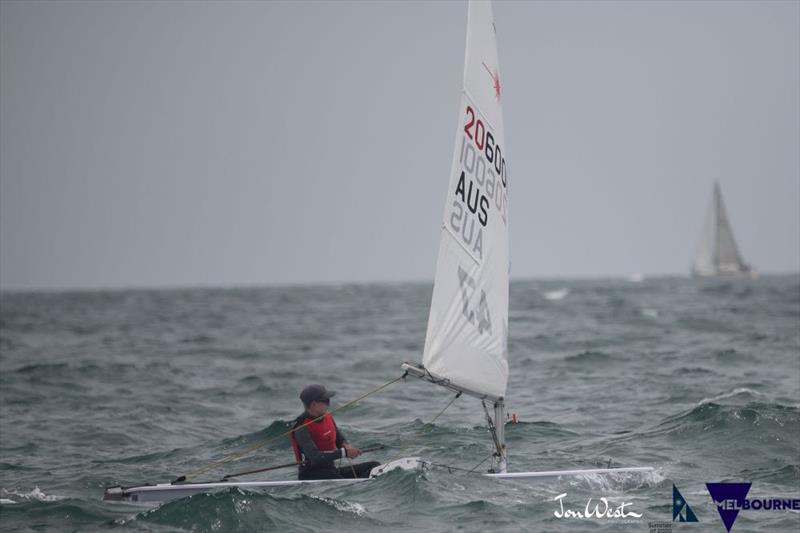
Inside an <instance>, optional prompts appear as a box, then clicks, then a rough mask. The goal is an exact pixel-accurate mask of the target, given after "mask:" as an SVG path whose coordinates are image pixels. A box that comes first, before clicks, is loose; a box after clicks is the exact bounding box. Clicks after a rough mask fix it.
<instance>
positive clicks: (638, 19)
mask: <svg viewBox="0 0 800 533" xmlns="http://www.w3.org/2000/svg"><path fill="white" fill-rule="evenodd" d="M494 12H495V19H496V25H497V36H498V48H499V52H500V65H501V79H502V86H503V91H504V94H503V98H504V111H505V128H506V131H505V137H506V147H507V161H508V169H509V174H508V175H509V198H510V217H511V218H510V231H511V261H512V269H511V274H512V278H529V277H551V276H600V275H603V276H607V275H626V274H630V273H634V272H641V273H645V274H655V273H679V274H687V273H688V271H689V265H690V263H691V260H692V255H693V253H694V251H695V248H696V246H697V243H698V241H699V238H700V232H701V227H702V223H703V220H704V217H705V211H706V209H707V207H708V205H709V202H710V200H711V191H712V183H713V180H715V179H717V180H719V181H720V184H721V186H722V191H723V195H724V198H725V200H726V203H727V206H728V211H729V215H730V218H731V221H732V224H733V229H734V232H735V235H736V237H737V239H738V241H739V245H740V248H741V250H742V253H743V255H744V257H745V259H746V260H747V261H749V262H750V263H752V264H753V265H754V266H755V268H756V269H758V270H760V271H762V272H773V271H797V270H798V269H800V149H798V146H799V145H800V2H797V1H786V2H724V1H712V2H663V3H661V2H496V3H495V6H494ZM465 24H466V4H465V3H464V2H460V1H452V2H439V3H435V2H425V3H423V2H403V3H400V2H381V3H377V2H375V3H367V2H341V3H336V2H320V3H279V2H239V3H235V2H225V3H214V2H186V3H181V2H166V1H165V2H85V3H84V2H66V1H58V2H11V1H3V2H2V3H0V286H2V288H3V289H21V288H71V287H131V286H175V285H178V286H183V285H239V284H247V285H249V284H280V283H298V282H299V283H304V282H338V281H377V280H431V279H432V278H433V274H434V267H435V262H436V250H437V246H438V239H439V228H440V223H441V218H442V208H443V205H444V198H445V192H446V191H445V189H446V187H447V180H448V174H449V170H450V164H451V161H450V159H451V157H452V152H453V143H454V140H455V127H456V125H457V120H458V119H459V110H458V102H459V91H460V85H461V75H462V68H463V60H464V57H463V56H464V40H465Z"/></svg>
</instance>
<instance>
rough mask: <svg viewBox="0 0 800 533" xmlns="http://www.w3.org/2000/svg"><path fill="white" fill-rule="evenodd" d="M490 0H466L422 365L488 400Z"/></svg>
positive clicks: (496, 72) (496, 374)
mask: <svg viewBox="0 0 800 533" xmlns="http://www.w3.org/2000/svg"><path fill="white" fill-rule="evenodd" d="M502 99H503V92H502V85H501V76H500V67H499V63H498V59H497V43H496V38H495V25H494V18H493V16H492V7H491V3H490V2H488V1H470V2H469V11H468V20H467V46H466V60H465V66H464V81H463V90H462V95H461V105H460V110H459V115H460V119H459V122H458V128H457V130H456V142H455V150H454V153H453V164H452V167H451V170H450V181H449V184H448V188H447V196H446V202H445V208H444V218H443V221H442V232H441V240H440V243H439V256H438V259H437V264H436V277H435V281H434V288H433V299H432V301H431V309H430V316H429V318H428V331H427V335H426V338H425V351H424V354H423V358H422V363H423V365H424V366H425V368H426V369H427V371H428V372H430V373H431V374H432V375H433V376H434V377H435V378H437V379H446V380H448V381H449V382H450V383H451V384H453V385H455V386H456V387H458V388H463V389H467V390H471V391H475V392H477V393H479V394H483V395H486V396H487V397H489V398H494V399H498V398H502V397H504V396H505V393H506V384H507V382H508V362H507V359H508V357H507V353H508V348H507V346H508V342H507V339H508V268H509V263H508V188H507V187H508V178H507V173H506V150H505V149H506V145H505V137H504V135H503V108H502Z"/></svg>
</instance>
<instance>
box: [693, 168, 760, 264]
mask: <svg viewBox="0 0 800 533" xmlns="http://www.w3.org/2000/svg"><path fill="white" fill-rule="evenodd" d="M692 273H693V274H694V275H695V276H702V277H726V276H732V277H752V276H754V275H755V273H754V272H753V271H752V269H751V268H750V266H749V265H748V264H747V263H745V262H744V260H743V259H742V256H741V254H740V253H739V247H738V246H737V245H736V239H735V238H734V236H733V229H732V228H731V223H730V220H729V219H728V212H727V210H726V209H725V203H724V202H723V200H722V192H721V190H720V187H719V184H718V183H714V195H713V197H712V200H711V207H710V209H709V211H708V215H707V216H706V222H705V225H704V226H703V235H702V237H701V239H700V246H699V247H698V250H697V254H696V255H695V260H694V264H693V265H692Z"/></svg>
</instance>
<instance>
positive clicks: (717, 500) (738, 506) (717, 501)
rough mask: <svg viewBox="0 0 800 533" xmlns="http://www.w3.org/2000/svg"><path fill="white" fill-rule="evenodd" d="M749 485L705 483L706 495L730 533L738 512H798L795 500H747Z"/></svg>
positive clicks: (798, 500) (797, 503)
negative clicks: (709, 497)
mask: <svg viewBox="0 0 800 533" xmlns="http://www.w3.org/2000/svg"><path fill="white" fill-rule="evenodd" d="M750 485H751V484H750V483H706V487H708V493H709V494H710V495H711V499H713V500H714V505H716V506H717V511H718V512H719V517H720V518H721V519H722V523H723V524H724V525H725V529H727V530H728V533H730V531H731V528H732V527H733V523H734V522H735V521H736V517H737V516H739V511H749V510H754V511H782V510H792V511H800V499H797V498H751V499H747V493H748V492H749V491H750Z"/></svg>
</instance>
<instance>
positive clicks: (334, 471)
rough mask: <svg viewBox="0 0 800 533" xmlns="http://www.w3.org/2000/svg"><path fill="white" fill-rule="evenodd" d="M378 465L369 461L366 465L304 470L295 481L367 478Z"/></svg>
mask: <svg viewBox="0 0 800 533" xmlns="http://www.w3.org/2000/svg"><path fill="white" fill-rule="evenodd" d="M379 465H380V463H379V462H377V461H369V462H367V463H358V464H354V465H347V466H340V467H339V468H336V467H335V466H333V465H331V466H330V467H327V468H304V469H303V470H301V471H300V473H299V474H298V476H297V479H300V480H308V479H352V478H357V477H362V478H363V477H369V472H370V470H372V469H373V468H375V467H376V466H379Z"/></svg>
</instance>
